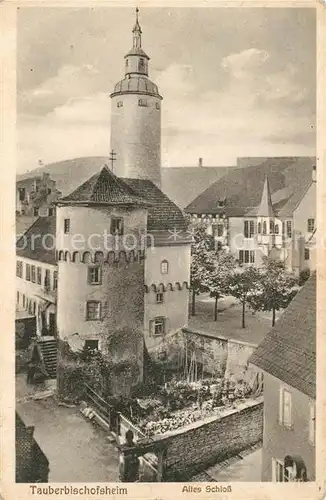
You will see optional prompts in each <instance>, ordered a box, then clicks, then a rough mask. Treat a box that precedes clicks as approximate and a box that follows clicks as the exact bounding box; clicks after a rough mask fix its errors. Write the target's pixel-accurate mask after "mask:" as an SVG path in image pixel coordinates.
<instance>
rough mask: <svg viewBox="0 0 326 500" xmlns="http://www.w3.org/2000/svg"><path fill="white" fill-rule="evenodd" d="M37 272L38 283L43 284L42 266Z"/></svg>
mask: <svg viewBox="0 0 326 500" xmlns="http://www.w3.org/2000/svg"><path fill="white" fill-rule="evenodd" d="M36 274H37V277H36V279H37V283H38V284H39V285H42V268H41V267H38V268H37V270H36Z"/></svg>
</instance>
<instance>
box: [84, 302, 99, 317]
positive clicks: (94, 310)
mask: <svg viewBox="0 0 326 500" xmlns="http://www.w3.org/2000/svg"><path fill="white" fill-rule="evenodd" d="M99 319H101V302H98V301H95V300H89V301H88V302H86V320H87V321H94V320H99Z"/></svg>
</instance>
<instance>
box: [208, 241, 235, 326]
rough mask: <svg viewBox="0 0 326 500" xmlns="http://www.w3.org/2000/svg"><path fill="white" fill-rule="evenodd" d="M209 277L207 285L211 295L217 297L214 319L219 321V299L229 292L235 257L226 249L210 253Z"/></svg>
mask: <svg viewBox="0 0 326 500" xmlns="http://www.w3.org/2000/svg"><path fill="white" fill-rule="evenodd" d="M207 267H208V277H207V280H206V286H207V289H208V290H209V294H210V297H214V298H215V304H214V321H217V303H218V300H219V299H220V298H221V297H223V296H224V295H226V294H227V292H228V280H229V277H230V275H231V273H232V272H233V271H234V269H235V259H234V257H233V255H232V254H231V253H228V252H226V251H225V250H224V249H217V250H215V251H214V252H211V253H210V254H209V255H208V266H207Z"/></svg>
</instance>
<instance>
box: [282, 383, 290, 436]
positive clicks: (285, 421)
mask: <svg viewBox="0 0 326 500" xmlns="http://www.w3.org/2000/svg"><path fill="white" fill-rule="evenodd" d="M279 423H280V424H281V425H284V426H285V427H291V425H292V395H291V392H290V391H288V390H287V389H284V388H283V387H281V389H280V406H279Z"/></svg>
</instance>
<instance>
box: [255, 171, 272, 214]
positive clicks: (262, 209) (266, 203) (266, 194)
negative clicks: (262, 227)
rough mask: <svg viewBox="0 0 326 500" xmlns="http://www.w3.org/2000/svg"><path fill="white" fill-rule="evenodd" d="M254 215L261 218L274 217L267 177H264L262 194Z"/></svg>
mask: <svg viewBox="0 0 326 500" xmlns="http://www.w3.org/2000/svg"><path fill="white" fill-rule="evenodd" d="M256 215H260V216H262V217H274V210H273V204H272V197H271V191H270V188H269V182H268V177H267V175H266V176H265V181H264V187H263V192H262V195H261V200H260V205H259V206H258V207H257V210H256Z"/></svg>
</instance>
